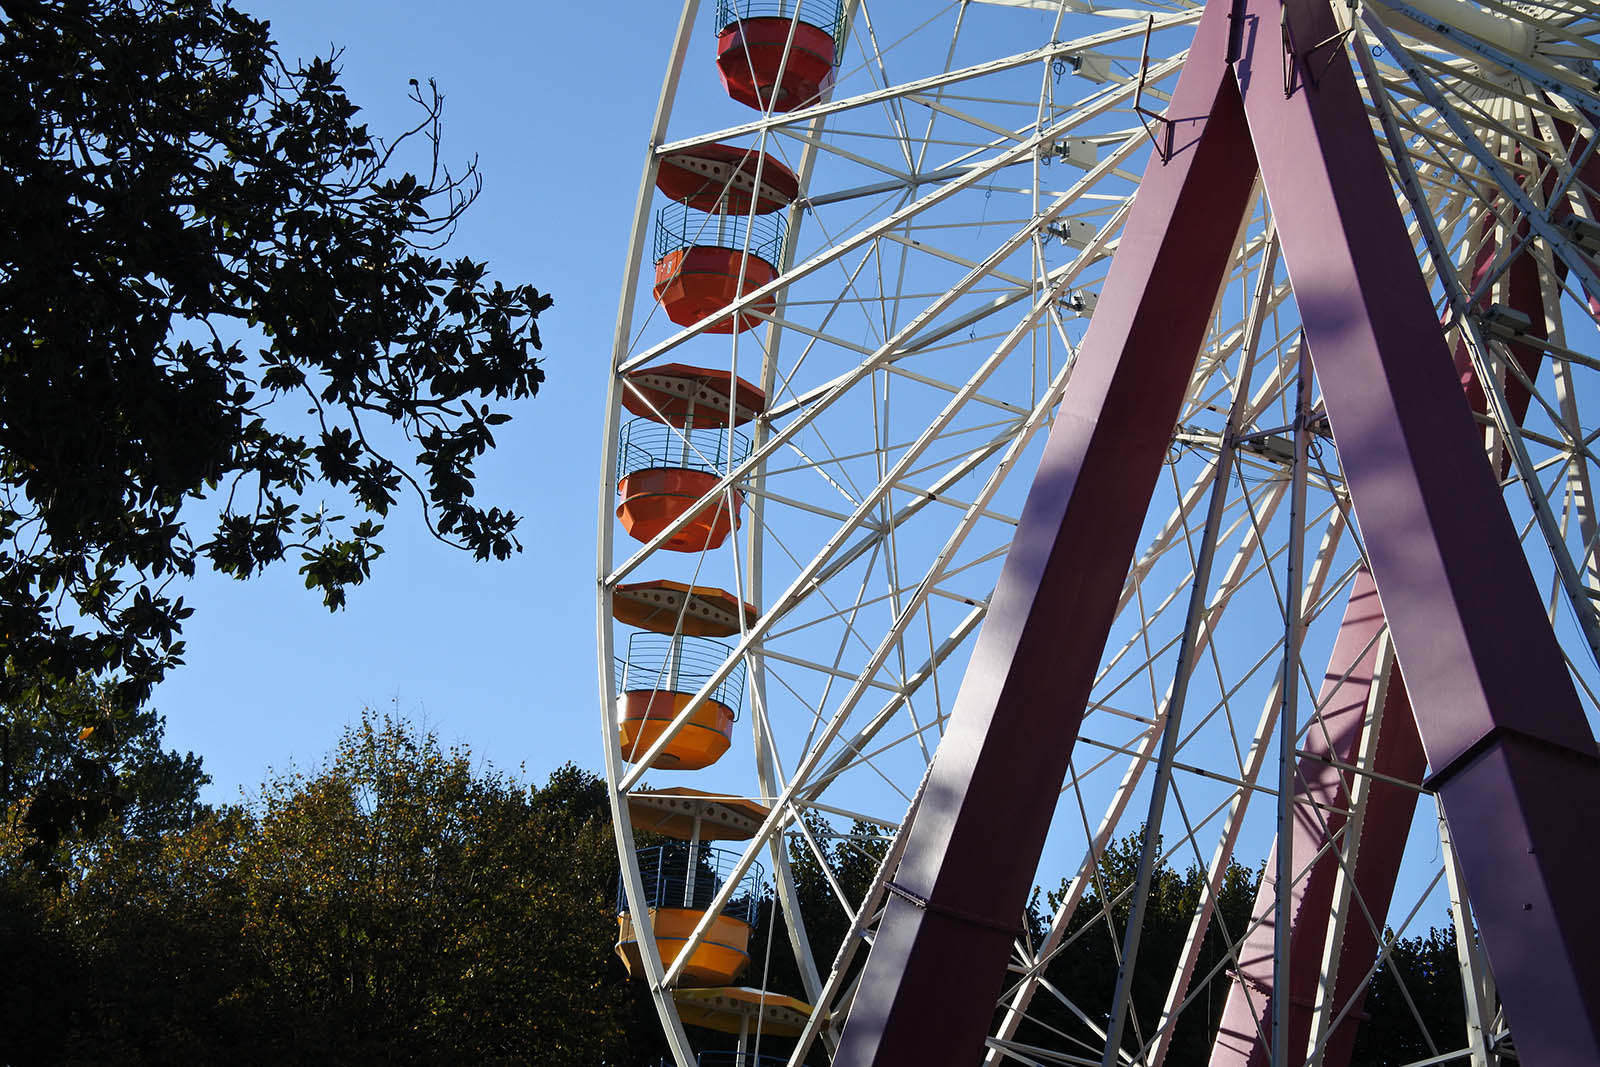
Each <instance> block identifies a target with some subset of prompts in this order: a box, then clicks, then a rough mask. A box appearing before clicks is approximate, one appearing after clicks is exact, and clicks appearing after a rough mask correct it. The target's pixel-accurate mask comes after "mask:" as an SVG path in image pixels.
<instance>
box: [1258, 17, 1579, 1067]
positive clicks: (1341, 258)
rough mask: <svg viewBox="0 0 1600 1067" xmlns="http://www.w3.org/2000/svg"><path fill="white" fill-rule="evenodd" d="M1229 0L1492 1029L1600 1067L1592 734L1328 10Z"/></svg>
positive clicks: (1526, 1047)
mask: <svg viewBox="0 0 1600 1067" xmlns="http://www.w3.org/2000/svg"><path fill="white" fill-rule="evenodd" d="M1244 7H1245V11H1244V12H1243V17H1244V19H1245V20H1246V21H1247V22H1253V23H1254V24H1255V26H1257V27H1259V32H1256V33H1254V34H1250V33H1247V34H1246V35H1245V36H1246V40H1247V41H1248V42H1249V44H1250V49H1251V50H1250V52H1248V53H1247V54H1246V56H1245V57H1244V58H1243V59H1242V60H1241V62H1240V63H1239V64H1238V66H1237V72H1238V77H1239V81H1240V84H1241V86H1242V87H1243V96H1244V104H1245V113H1246V115H1247V117H1248V120H1249V127H1250V131H1251V138H1252V141H1253V142H1254V144H1255V149H1256V157H1257V160H1258V161H1259V164H1260V166H1261V172H1262V177H1263V179H1264V182H1265V185H1266V188H1267V194H1268V196H1269V198H1270V199H1271V200H1272V206H1273V210H1274V216H1275V218H1276V221H1277V225H1278V230H1279V234H1280V236H1281V239H1282V242H1283V251H1284V262H1285V264H1286V266H1287V269H1288V273H1289V279H1290V282H1291V284H1292V285H1293V287H1294V291H1295V298H1296V301H1297V303H1298V305H1299V309H1300V313H1301V318H1302V321H1303V323H1304V326H1305V331H1306V338H1307V342H1308V343H1309V345H1310V348H1311V352H1312V358H1313V360H1314V362H1315V364H1316V368H1317V373H1318V379H1319V381H1320V382H1321V384H1322V390H1323V397H1324V401H1325V404H1326V407H1327V411H1328V415H1329V419H1330V421H1331V422H1332V425H1333V430H1334V436H1335V439H1336V440H1337V442H1338V444H1339V454H1340V459H1341V462H1342V464H1343V467H1344V472H1345V475H1346V477H1347V479H1348V483H1349V486H1350V495H1351V499H1352V501H1353V503H1354V505H1355V510H1356V515H1357V518H1358V520H1359V521H1360V523H1361V529H1362V532H1363V534H1364V535H1365V539H1366V546H1367V554H1368V557H1369V559H1370V561H1371V565H1372V571H1373V575H1374V577H1375V578H1376V579H1377V583H1378V592H1379V597H1380V598H1381V600H1382V602H1383V607H1384V613H1385V615H1386V616H1387V617H1388V620H1389V626H1390V631H1391V633H1392V635H1393V640H1394V645H1395V649H1396V653H1397V655H1398V656H1399V659H1400V663H1401V665H1402V668H1403V670H1404V671H1405V676H1406V682H1407V687H1408V691H1409V693H1410V696H1411V700H1412V703H1413V706H1414V708H1415V711H1416V720H1417V727H1418V733H1419V734H1420V736H1421V738H1422V743H1423V746H1424V748H1425V749H1426V751H1427V755H1428V760H1429V763H1430V765H1431V766H1432V768H1433V779H1432V781H1433V783H1434V785H1435V786H1436V788H1437V789H1438V791H1439V795H1440V799H1441V801H1442V803H1443V806H1444V810H1445V816H1446V818H1447V819H1449V821H1450V824H1451V829H1452V831H1453V835H1452V836H1453V837H1454V839H1455V840H1456V841H1457V842H1458V843H1459V846H1460V847H1459V853H1460V858H1461V862H1462V868H1463V870H1464V872H1465V874H1466V881H1467V888H1468V892H1469V895H1470V897H1471V900H1472V903H1473V909H1474V912H1475V914H1476V916H1477V919H1478V923H1479V929H1480V931H1481V933H1482V936H1483V940H1484V945H1485V948H1486V949H1487V952H1488V955H1489V959H1490V963H1491V965H1492V966H1493V968H1494V971H1495V976H1496V981H1497V984H1498V985H1499V987H1500V989H1501V993H1502V999H1503V1003H1504V1005H1505V1008H1506V1014H1507V1019H1508V1021H1509V1022H1510V1024H1511V1027H1512V1030H1513V1032H1514V1033H1515V1034H1516V1037H1517V1041H1518V1048H1519V1051H1520V1052H1521V1054H1522V1056H1523V1059H1524V1060H1525V1061H1526V1062H1529V1063H1533V1064H1540V1065H1544V1064H1591V1065H1592V1064H1594V1063H1600V909H1596V908H1595V907H1594V906H1593V891H1594V884H1595V879H1596V875H1597V874H1600V865H1597V864H1596V862H1595V860H1594V858H1593V856H1592V854H1591V853H1590V852H1589V850H1586V849H1575V848H1572V847H1570V842H1571V841H1572V840H1573V839H1574V836H1573V835H1575V834H1581V833H1583V832H1584V831H1583V830H1582V829H1581V828H1582V827H1584V826H1590V827H1591V830H1592V819H1593V815H1594V813H1595V812H1596V811H1597V810H1600V759H1597V758H1596V756H1597V754H1596V748H1595V742H1594V736H1593V734H1592V733H1591V732H1590V730H1589V726H1588V723H1587V721H1586V720H1585V718H1584V715H1583V710H1582V707H1581V706H1580V704H1579V702H1578V699H1577V694H1576V692H1575V690H1574V689H1573V686H1572V682H1571V680H1570V678H1569V677H1568V675H1567V671H1566V665H1565V663H1564V661H1563V659H1562V656H1561V651H1560V648H1559V646H1558V645H1557V644H1556V641H1555V637H1554V634H1553V633H1552V631H1551V629H1550V626H1549V623H1548V621H1547V620H1546V619H1545V616H1544V610H1543V607H1542V605H1541V604H1540V601H1539V596H1538V592H1537V590H1536V588H1535V587H1534V583H1533V581H1532V577H1531V575H1530V574H1529V572H1528V568H1527V564H1526V562H1525V560H1524V559H1523V556H1522V552H1521V548H1520V546H1519V545H1518V543H1517V536H1516V530H1515V528H1514V527H1513V525H1512V523H1511V520H1510V517H1509V515H1508V514H1507V513H1506V510H1505V507H1504V505H1503V503H1502V502H1501V499H1500V494H1499V490H1498V487H1497V485H1496V483H1495V478H1494V476H1493V472H1492V470H1491V469H1490V467H1489V465H1488V464H1486V463H1479V462H1473V461H1471V460H1469V459H1468V458H1467V457H1470V456H1472V455H1474V454H1475V453H1476V454H1481V446H1480V444H1479V442H1480V440H1481V437H1480V435H1479V433H1478V431H1477V429H1476V427H1475V425H1474V424H1473V421H1472V419H1471V416H1470V413H1469V410H1468V408H1467V406H1466V404H1464V403H1462V401H1461V399H1460V396H1461V394H1460V386H1459V384H1458V383H1457V382H1456V381H1455V380H1454V375H1453V373H1452V366H1451V359H1450V352H1449V349H1448V347H1447V346H1446V345H1445V343H1444V339H1443V336H1442V334H1441V332H1440V330H1439V326H1438V323H1437V322H1436V321H1435V320H1434V317H1433V310H1432V305H1431V302H1430V300H1429V296H1428V291H1427V288H1426V286H1425V285H1424V283H1423V280H1422V276H1421V273H1420V272H1419V271H1418V270H1417V269H1416V268H1415V266H1414V262H1415V261H1414V258H1413V255H1412V251H1411V244H1410V240H1409V239H1408V237H1407V235H1406V232H1405V226H1404V224H1403V222H1402V220H1401V218H1400V215H1399V211H1398V209H1397V208H1396V207H1395V203H1394V196H1393V192H1392V190H1391V188H1390V186H1389V182H1388V178H1387V176H1386V174H1385V173H1384V169H1383V163H1382V161H1381V159H1380V158H1379V155H1378V152H1377V150H1376V148H1375V147H1374V146H1373V144H1372V138H1371V127H1370V125H1369V123H1368V119H1367V114H1366V111H1365V109H1364V107H1363V105H1362V102H1361V98H1360V95H1359V93H1358V92H1357V89H1356V86H1355V81H1354V79H1353V77H1352V76H1351V73H1350V68H1349V62H1348V59H1347V57H1346V56H1345V54H1344V52H1343V50H1342V49H1336V50H1334V51H1332V52H1331V53H1330V52H1329V51H1328V50H1326V49H1324V50H1322V51H1320V52H1316V53H1315V54H1310V52H1311V50H1312V49H1313V47H1314V42H1322V41H1327V40H1330V39H1333V38H1334V37H1335V36H1336V35H1337V31H1338V28H1337V26H1336V25H1335V22H1334V19H1333V15H1332V12H1331V11H1330V10H1329V7H1328V4H1327V2H1326V0H1289V2H1288V3H1287V4H1283V5H1280V4H1279V3H1278V2H1277V0H1246V3H1245V4H1244ZM1280 23H1281V24H1282V25H1283V26H1284V27H1285V29H1284V31H1283V34H1282V37H1283V39H1285V40H1288V41H1289V42H1291V43H1293V42H1300V43H1301V44H1300V45H1299V48H1300V51H1299V52H1298V53H1297V54H1296V55H1295V56H1292V57H1286V56H1285V55H1284V53H1283V50H1282V47H1281V45H1280V43H1279V39H1280V35H1279V34H1277V33H1270V32H1267V30H1268V28H1269V27H1272V26H1274V25H1278V24H1280ZM1286 63H1288V64H1292V66H1291V68H1290V69H1291V71H1292V72H1294V74H1295V89H1294V91H1293V92H1292V93H1291V94H1289V95H1287V96H1286V95H1285V93H1284V90H1283V81H1282V77H1281V76H1282V72H1283V69H1284V65H1285V64H1286ZM1313 80H1314V81H1315V84H1311V82H1312V81H1313Z"/></svg>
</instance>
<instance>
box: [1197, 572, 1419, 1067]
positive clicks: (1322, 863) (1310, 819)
mask: <svg viewBox="0 0 1600 1067" xmlns="http://www.w3.org/2000/svg"><path fill="white" fill-rule="evenodd" d="M1382 630H1383V609H1382V608H1381V607H1379V606H1378V591H1377V589H1376V587H1375V586H1374V585H1373V582H1372V575H1371V574H1370V573H1368V572H1367V571H1366V570H1365V569H1363V570H1360V571H1358V572H1357V573H1356V577H1355V581H1354V582H1353V583H1352V585H1351V588H1350V599H1349V602H1348V603H1347V604H1346V606H1345V613H1344V619H1343V621H1342V622H1341V623H1340V624H1339V634H1338V637H1337V638H1336V639H1335V641H1334V645H1333V653H1332V655H1331V656H1330V657H1329V660H1328V673H1327V675H1326V676H1325V677H1324V679H1323V683H1322V692H1321V694H1320V695H1319V696H1318V698H1317V707H1318V709H1319V710H1318V711H1317V713H1316V715H1315V716H1314V717H1313V720H1312V722H1311V724H1310V727H1309V729H1308V730H1307V732H1306V735H1305V738H1304V740H1303V741H1301V742H1300V745H1301V749H1302V750H1303V751H1304V752H1305V753H1306V754H1305V756H1303V757H1302V758H1301V760H1300V763H1299V766H1298V768H1297V769H1296V773H1295V796H1294V806H1293V817H1292V818H1293V822H1292V824H1291V828H1290V830H1291V837H1290V848H1291V849H1292V850H1293V856H1294V861H1293V864H1292V865H1291V870H1292V871H1293V872H1294V873H1295V875H1296V877H1295V879H1294V880H1293V884H1292V885H1290V886H1288V887H1286V888H1285V891H1286V892H1288V893H1289V895H1290V899H1291V901H1292V903H1291V905H1290V927H1289V931H1290V932H1289V957H1290V963H1289V1046H1288V1047H1289V1048H1290V1049H1291V1050H1293V1051H1295V1052H1296V1053H1298V1054H1301V1055H1303V1054H1304V1052H1305V1049H1306V1045H1307V1039H1308V1037H1309V1036H1310V1033H1311V1023H1312V1011H1313V1008H1314V1007H1315V1004H1316V994H1317V977H1318V975H1319V974H1320V973H1321V970H1322V953H1323V946H1324V945H1325V944H1326V942H1327V936H1328V920H1329V918H1330V914H1329V911H1330V908H1331V906H1332V904H1333V890H1334V885H1335V882H1336V880H1337V875H1338V868H1339V864H1338V857H1337V856H1335V855H1334V853H1333V852H1332V849H1334V848H1338V847H1340V844H1341V842H1340V837H1339V835H1340V833H1341V831H1342V830H1343V829H1344V827H1345V825H1346V823H1347V822H1348V821H1349V814H1348V813H1349V809H1350V803H1351V799H1350V798H1351V790H1352V789H1353V787H1354V786H1355V776H1354V775H1353V774H1350V773H1347V772H1342V771H1340V770H1339V769H1338V768H1336V767H1334V766H1332V765H1330V763H1329V761H1330V760H1332V761H1334V762H1337V763H1342V764H1345V765H1347V766H1348V765H1351V764H1354V763H1355V762H1356V759H1357V757H1358V755H1359V754H1360V750H1361V737H1362V734H1363V733H1364V727H1365V725H1366V715H1367V704H1368V702H1369V700H1370V698H1371V694H1372V687H1373V684H1374V683H1375V682H1376V681H1377V678H1378V671H1379V664H1378V651H1379V649H1378V645H1379V642H1378V635H1379V634H1380V633H1381V632H1382ZM1403 710H1404V712H1405V714H1406V715H1408V716H1409V715H1410V709H1409V708H1406V709H1403ZM1408 818H1409V817H1408ZM1276 851H1277V848H1276V845H1274V848H1273V853H1269V854H1275V853H1276ZM1278 891H1279V887H1278V884H1277V878H1276V877H1275V872H1274V871H1273V870H1272V868H1271V866H1270V865H1269V866H1268V868H1267V870H1266V871H1265V872H1264V873H1263V874H1262V876H1261V885H1260V887H1259V889H1258V890H1257V891H1256V901H1255V907H1254V908H1253V909H1252V912H1251V917H1250V921H1251V924H1252V927H1253V928H1252V929H1251V931H1250V933H1249V934H1248V935H1247V936H1246V937H1245V939H1244V943H1243V944H1242V945H1240V946H1239V962H1238V964H1237V965H1236V967H1235V970H1234V978H1233V982H1232V984H1231V985H1230V986H1229V989H1228V1000H1227V1003H1226V1005H1225V1006H1224V1007H1223V1010H1222V1022H1221V1025H1220V1026H1219V1027H1218V1029H1217V1038H1216V1042H1215V1043H1214V1044H1213V1046H1212V1051H1211V1064H1212V1067H1246V1065H1248V1067H1265V1065H1266V1063H1267V1061H1268V1058H1269V1057H1268V1054H1269V1052H1270V1051H1271V1049H1272V1041H1271V1033H1272V1003H1273V999H1274V998H1275V996H1276V989H1275V986H1274V982H1273V973H1272V972H1273V943H1274V939H1275V932H1276V912H1277V894H1278ZM1379 921H1382V917H1381V916H1380V917H1379Z"/></svg>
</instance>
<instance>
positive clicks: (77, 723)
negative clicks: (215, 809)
mask: <svg viewBox="0 0 1600 1067" xmlns="http://www.w3.org/2000/svg"><path fill="white" fill-rule="evenodd" d="M164 726H165V720H164V719H162V718H161V717H160V716H159V715H157V714H156V713H155V712H154V711H150V710H140V711H137V712H134V713H133V714H126V713H124V712H122V711H121V710H120V709H118V708H117V707H116V706H115V703H114V700H113V697H112V692H111V687H110V686H108V685H94V684H93V683H91V682H90V681H89V680H88V679H86V678H79V679H77V680H76V681H75V682H74V683H73V684H71V685H70V686H64V687H62V688H61V689H60V690H59V691H58V693H57V699H56V700H55V701H52V702H51V704H50V705H48V706H43V707H40V708H37V709H35V710H32V711H29V710H28V709H20V708H19V709H13V710H12V713H11V715H10V721H9V722H7V723H3V724H0V800H3V801H4V818H5V827H4V835H5V842H6V843H5V845H4V846H3V847H0V870H4V869H6V867H7V865H10V864H14V863H17V862H19V861H21V862H26V863H28V864H30V865H32V866H34V867H36V868H38V869H39V870H41V871H43V872H44V873H45V874H46V876H47V878H48V880H50V881H51V882H52V883H57V882H59V881H60V879H61V878H62V877H63V876H64V870H65V869H67V868H70V867H71V866H73V865H75V864H77V863H79V862H81V860H82V853H83V851H84V850H85V849H93V848H95V847H98V846H100V845H101V844H102V843H103V842H102V839H103V837H104V836H105V835H115V836H119V837H138V838H147V839H153V838H156V837H159V836H160V835H161V834H163V833H167V832H170V831H173V830H178V829H183V828H185V827H187V826H189V825H191V824H192V823H193V821H194V820H195V818H196V817H197V816H198V815H200V814H201V813H202V812H203V810H204V809H203V808H202V807H201V805H200V803H199V797H200V789H201V787H203V786H204V785H205V784H206V783H207V782H209V781H210V780H211V779H210V777H209V776H208V775H207V774H205V772H204V771H202V770H201V767H200V759H199V757H198V756H196V755H195V754H194V753H192V752H190V753H186V754H182V755H180V754H179V753H177V752H175V751H169V750H167V749H165V748H164V747H163V741H162V732H163V729H164Z"/></svg>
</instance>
